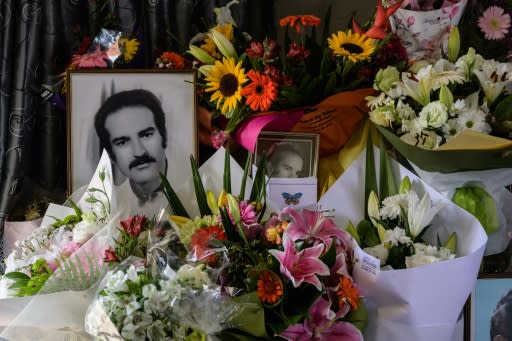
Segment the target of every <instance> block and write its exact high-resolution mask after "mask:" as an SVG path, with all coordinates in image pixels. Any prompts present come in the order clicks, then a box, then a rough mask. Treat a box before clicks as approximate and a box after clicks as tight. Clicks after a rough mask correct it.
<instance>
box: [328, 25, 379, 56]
mask: <svg viewBox="0 0 512 341" xmlns="http://www.w3.org/2000/svg"><path fill="white" fill-rule="evenodd" d="M327 42H328V43H329V47H330V48H331V49H332V50H333V51H334V54H335V55H337V56H342V57H347V58H348V59H350V60H351V61H352V62H354V63H357V62H359V61H363V60H367V59H370V56H371V55H372V53H373V52H374V51H375V42H374V40H373V39H371V38H368V37H367V36H366V35H364V34H359V33H352V31H351V30H349V31H348V32H343V31H339V32H338V33H333V35H332V37H331V38H328V39H327Z"/></svg>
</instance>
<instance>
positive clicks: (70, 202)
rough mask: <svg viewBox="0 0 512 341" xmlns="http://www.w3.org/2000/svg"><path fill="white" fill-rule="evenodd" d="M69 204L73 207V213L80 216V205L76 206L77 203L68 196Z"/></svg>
mask: <svg viewBox="0 0 512 341" xmlns="http://www.w3.org/2000/svg"><path fill="white" fill-rule="evenodd" d="M69 205H70V206H71V207H72V208H73V210H74V211H75V214H76V215H77V216H78V217H81V216H82V210H81V209H80V207H78V205H77V204H75V202H74V201H73V199H71V198H69Z"/></svg>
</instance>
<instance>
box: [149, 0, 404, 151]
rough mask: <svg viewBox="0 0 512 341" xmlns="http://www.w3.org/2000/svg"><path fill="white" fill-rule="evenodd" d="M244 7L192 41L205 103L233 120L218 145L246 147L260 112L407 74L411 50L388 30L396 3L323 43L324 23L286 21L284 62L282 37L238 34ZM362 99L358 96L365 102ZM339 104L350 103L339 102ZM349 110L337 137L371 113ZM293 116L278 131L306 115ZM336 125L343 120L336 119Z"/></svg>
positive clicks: (220, 15)
mask: <svg viewBox="0 0 512 341" xmlns="http://www.w3.org/2000/svg"><path fill="white" fill-rule="evenodd" d="M237 2H238V1H236V0H235V1H231V2H230V3H229V4H228V5H227V6H226V7H223V8H220V9H216V10H217V11H216V13H217V24H216V25H215V26H214V27H212V28H211V29H210V30H209V31H208V32H206V33H204V34H200V35H198V36H197V37H195V38H194V39H192V41H191V43H190V45H189V51H188V53H189V54H190V55H192V56H193V57H194V58H195V59H196V60H195V61H196V63H197V66H198V70H199V74H200V77H199V80H198V84H199V86H200V87H201V90H200V93H199V95H200V96H199V98H200V101H201V104H202V105H203V106H205V107H207V108H208V109H209V110H210V111H211V112H212V114H213V118H214V119H215V118H217V117H219V118H220V117H222V118H225V119H226V120H227V123H226V125H225V129H224V132H223V133H222V136H221V137H222V138H221V137H219V136H218V135H217V138H216V143H215V144H216V145H217V146H219V145H222V142H224V140H225V139H227V138H228V136H229V134H233V133H235V134H234V135H235V137H236V138H237V139H238V140H239V142H240V139H242V140H244V138H243V137H242V138H240V136H239V131H240V130H243V129H242V128H241V127H240V125H241V124H242V123H243V122H247V120H248V119H249V118H256V117H258V116H259V115H256V113H260V112H268V111H283V110H288V111H290V108H298V107H304V106H309V107H311V106H313V105H316V104H318V102H320V101H321V100H323V99H325V98H326V97H328V96H331V95H333V94H337V93H340V92H342V91H346V90H354V89H360V88H365V87H368V86H369V85H370V84H371V82H372V80H373V76H374V74H375V72H376V70H377V69H378V68H380V67H384V66H387V65H396V66H397V67H399V68H400V67H404V66H405V65H406V63H407V58H406V54H405V50H404V49H403V47H402V46H401V45H400V44H399V43H398V40H397V39H396V38H393V37H392V35H391V34H390V33H389V32H388V30H387V29H388V17H389V15H391V14H392V13H393V11H394V10H395V9H396V8H398V6H397V5H395V6H393V7H389V8H384V7H383V6H382V4H380V3H378V6H377V15H376V17H375V18H374V20H372V21H371V22H369V23H368V24H366V25H363V26H359V25H358V24H357V23H356V22H355V21H354V24H353V27H352V29H347V30H339V31H337V32H335V33H333V34H332V35H329V34H328V32H327V30H324V32H323V34H322V36H321V38H320V43H318V42H317V37H316V28H317V27H318V26H319V25H320V23H321V20H320V19H319V18H317V17H315V16H312V15H302V16H289V17H285V18H283V19H281V20H280V26H281V27H286V33H285V43H284V46H282V48H284V50H285V51H284V53H283V55H284V57H283V56H282V55H281V51H280V49H281V47H280V46H279V44H278V43H277V41H276V40H275V39H272V38H270V37H267V38H266V39H264V40H263V41H255V40H253V39H251V38H250V37H248V36H247V34H244V32H240V31H239V30H238V28H237V24H236V22H235V21H234V20H233V18H232V17H231V12H230V10H229V7H230V6H232V5H236V3H237ZM329 16H330V13H328V15H327V18H326V20H325V26H326V27H328V26H329V25H328V24H329ZM288 27H290V28H292V30H288ZM160 64H162V63H161V62H159V63H158V65H160ZM366 94H368V92H366V93H365V95H366ZM352 96H353V95H352ZM363 97H364V96H361V95H359V98H360V99H362V98H363ZM360 102H361V103H362V101H360ZM361 103H358V104H359V105H361ZM332 106H333V104H332V103H331V107H332ZM334 106H337V107H340V106H343V104H342V103H339V100H338V101H337V102H335V104H334ZM346 107H351V108H350V109H349V110H350V113H349V114H347V115H346V116H344V119H343V120H340V121H344V122H339V124H340V125H342V124H344V125H345V127H346V129H339V127H338V129H337V130H336V133H332V134H331V135H332V136H331V139H332V138H334V136H339V134H340V130H341V131H345V130H347V131H351V130H352V129H354V127H355V125H356V124H357V123H358V122H359V121H360V120H361V119H362V115H361V112H360V111H363V112H364V110H363V109H361V110H360V111H358V110H355V109H353V108H352V105H347V106H346ZM344 110H346V108H345V109H344ZM292 111H293V110H292ZM313 111H314V109H313ZM308 112H309V111H308ZM336 115H337V114H336ZM283 116H287V115H284V114H283V115H277V116H276V117H275V119H276V120H277V119H284V117H283ZM312 116H313V115H312V114H311V115H310V116H308V118H309V119H311V117H312ZM294 117H296V118H294V121H293V122H286V123H282V122H281V125H280V126H279V125H278V127H279V129H275V130H287V129H290V128H291V127H293V125H294V124H295V122H296V121H297V120H298V119H300V118H301V115H296V116H294ZM331 121H333V122H337V120H336V119H331ZM267 123H268V122H267ZM337 124H338V122H337ZM319 125H320V124H319ZM331 126H332V124H331ZM259 129H261V127H260V128H259ZM309 129H311V126H310V127H309ZM333 129H335V128H333ZM310 131H311V130H310ZM258 132H259V130H258ZM349 136H350V134H348V135H347V136H345V137H344V139H343V141H342V142H341V143H339V144H338V145H337V148H336V149H334V148H331V149H329V150H330V151H331V152H332V151H333V150H337V149H339V147H340V146H341V145H342V144H343V143H344V142H345V140H346V139H347V138H348V137H349ZM242 144H243V145H244V146H246V147H248V149H250V150H252V147H253V145H252V142H251V143H244V141H242ZM321 148H322V147H321Z"/></svg>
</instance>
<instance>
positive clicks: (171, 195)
mask: <svg viewBox="0 0 512 341" xmlns="http://www.w3.org/2000/svg"><path fill="white" fill-rule="evenodd" d="M160 180H162V185H163V192H164V195H165V197H166V198H167V202H169V205H170V206H171V209H172V211H173V214H175V215H179V216H181V217H186V218H190V216H189V214H188V213H187V210H186V209H185V207H184V206H183V204H182V203H181V201H180V198H178V195H177V194H176V192H175V191H174V189H173V188H172V186H171V184H170V183H169V180H167V178H166V177H165V175H164V174H162V173H160Z"/></svg>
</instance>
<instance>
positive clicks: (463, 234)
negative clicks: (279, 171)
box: [319, 149, 487, 341]
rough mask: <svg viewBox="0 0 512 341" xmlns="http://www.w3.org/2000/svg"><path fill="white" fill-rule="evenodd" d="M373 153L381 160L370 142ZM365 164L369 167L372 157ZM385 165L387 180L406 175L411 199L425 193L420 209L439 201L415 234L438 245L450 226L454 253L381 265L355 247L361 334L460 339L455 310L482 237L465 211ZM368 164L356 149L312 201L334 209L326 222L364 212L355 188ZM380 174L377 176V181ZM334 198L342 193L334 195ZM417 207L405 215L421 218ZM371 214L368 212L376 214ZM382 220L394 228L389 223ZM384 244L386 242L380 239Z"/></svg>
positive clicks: (471, 276)
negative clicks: (364, 315)
mask: <svg viewBox="0 0 512 341" xmlns="http://www.w3.org/2000/svg"><path fill="white" fill-rule="evenodd" d="M373 153H374V155H375V164H377V165H378V164H379V162H380V161H381V158H380V156H379V155H378V154H379V153H378V149H375V150H374V151H373ZM370 166H371V167H375V166H374V164H370ZM373 169H374V170H375V168H373ZM389 169H390V171H389V172H388V174H390V176H395V179H403V178H405V177H408V178H409V179H410V185H411V189H414V191H415V192H416V193H417V194H418V196H419V198H425V194H428V196H429V197H430V200H425V201H424V204H425V207H426V208H429V210H427V211H429V212H432V211H431V210H430V209H432V208H434V207H436V206H438V205H442V208H440V209H439V211H438V212H437V214H435V217H434V218H433V219H432V220H431V221H430V227H429V228H428V230H427V231H426V233H425V234H424V235H423V236H422V239H423V240H424V243H427V242H428V243H429V244H430V245H434V246H437V245H439V244H438V240H440V241H442V243H443V244H444V243H445V242H446V241H447V240H448V239H449V237H450V235H452V234H453V233H455V235H456V240H457V243H456V248H455V258H453V257H449V259H446V260H440V261H436V262H434V263H432V264H425V265H419V266H416V267H413V268H406V269H398V270H391V269H386V268H383V269H381V267H380V264H381V262H380V260H379V259H377V258H375V257H373V256H371V255H369V254H367V253H366V252H364V251H363V250H361V249H358V251H357V252H356V258H357V260H358V261H357V262H356V266H355V267H354V278H355V280H356V283H357V284H358V286H359V288H360V290H361V293H362V295H363V297H364V298H365V302H366V303H367V305H368V310H369V315H368V326H367V329H366V332H365V340H382V341H384V340H404V341H405V340H419V341H421V340H425V341H426V340H457V339H458V340H460V339H461V338H462V327H463V321H461V320H459V317H460V316H461V311H462V309H463V306H464V304H465V302H466V300H467V298H468V296H469V295H470V293H471V291H472V289H473V286H474V284H475V282H476V278H477V275H478V270H479V266H480V262H481V259H482V256H483V252H484V249H485V245H486V242H487V236H486V234H485V232H484V230H483V228H482V226H481V225H480V223H479V222H478V221H477V220H476V219H475V218H474V217H473V216H472V215H470V214H469V213H468V212H466V211H465V210H463V209H461V208H460V207H458V206H457V205H455V204H454V203H452V202H450V201H449V200H448V199H446V198H445V197H443V196H442V195H440V194H439V193H438V192H436V191H435V190H434V189H433V188H431V187H430V186H429V185H427V184H426V183H425V182H423V181H422V180H421V179H420V178H418V177H417V176H415V175H414V174H412V173H411V172H410V171H409V170H407V169H406V168H405V167H403V166H401V165H400V164H399V163H397V162H395V161H394V160H391V161H390V162H389ZM370 170H371V168H367V166H366V156H365V152H363V153H361V155H360V156H359V158H358V159H357V160H356V161H354V162H353V163H352V165H351V166H350V167H349V168H348V169H347V170H346V171H345V172H344V173H343V175H342V176H341V177H340V178H339V179H338V180H337V182H336V183H335V184H334V185H333V186H331V188H329V190H328V191H327V192H326V194H325V195H324V196H323V197H322V198H321V199H320V201H319V203H320V204H321V205H322V207H324V209H328V208H332V209H334V212H335V218H334V221H335V222H336V223H337V224H338V225H340V226H347V227H349V226H350V225H352V228H354V227H353V226H354V225H353V224H357V223H358V222H360V221H362V220H363V219H364V218H365V216H366V213H365V208H366V204H365V203H367V200H368V195H367V193H366V191H365V190H363V189H364V188H366V187H365V176H364V175H363V174H366V172H367V171H370ZM391 174H392V175H391ZM388 181H389V179H385V178H380V181H379V185H380V186H381V188H382V186H385V184H386V183H387V182H388ZM340 197H342V198H347V200H340ZM420 202H421V200H420ZM417 208H418V209H421V207H417ZM418 209H417V210H415V211H412V212H411V213H413V216H411V218H412V221H416V222H420V221H427V220H429V219H427V216H426V215H422V213H426V212H427V211H426V210H425V208H423V212H422V211H419V210H418ZM368 213H369V214H370V211H368ZM371 216H373V217H374V218H373V219H375V217H376V214H371ZM381 219H382V217H381ZM379 220H380V219H379ZM408 221H409V219H408ZM419 226H421V223H420V225H419ZM381 227H382V229H383V228H384V227H383V226H381ZM389 227H390V228H392V229H394V226H391V225H390V226H389ZM369 228H370V229H373V230H376V232H378V230H379V229H377V228H376V227H375V225H373V223H372V225H371V226H369ZM349 230H350V227H349ZM359 233H361V231H359ZM397 235H398V234H397ZM452 238H453V237H452ZM391 241H397V244H396V246H398V245H399V244H398V241H400V238H390V239H389V241H388V242H391ZM450 244H451V242H450ZM386 246H388V247H390V246H391V247H392V246H394V245H393V243H388V244H387V245H386ZM388 251H389V250H388ZM395 251H396V250H395ZM399 251H400V252H402V253H403V252H404V251H406V250H404V249H401V250H400V248H399ZM393 252H394V251H393ZM429 258H430V257H429ZM442 302H450V304H449V305H446V304H443V303H442Z"/></svg>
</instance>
